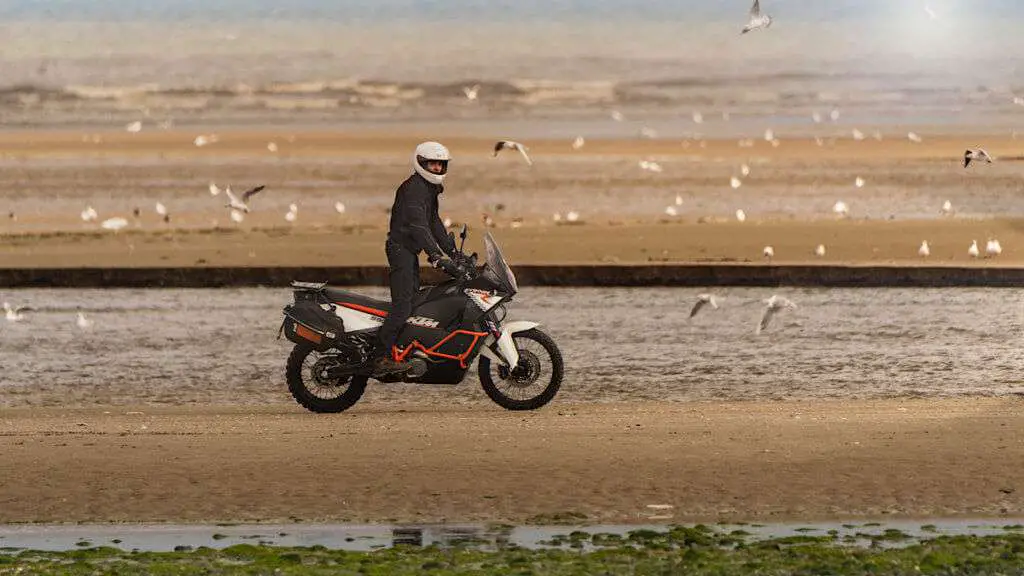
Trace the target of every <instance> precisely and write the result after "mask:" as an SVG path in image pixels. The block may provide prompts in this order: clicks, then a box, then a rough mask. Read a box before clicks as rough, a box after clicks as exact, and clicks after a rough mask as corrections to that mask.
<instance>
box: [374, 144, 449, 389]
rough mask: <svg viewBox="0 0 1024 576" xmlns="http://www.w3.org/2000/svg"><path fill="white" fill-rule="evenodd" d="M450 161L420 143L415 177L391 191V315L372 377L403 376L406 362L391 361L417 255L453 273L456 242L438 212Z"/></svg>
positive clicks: (438, 148)
mask: <svg viewBox="0 0 1024 576" xmlns="http://www.w3.org/2000/svg"><path fill="white" fill-rule="evenodd" d="M450 159H451V157H450V155H449V153H448V149H447V148H445V147H444V146H443V145H441V144H439V143H437V142H423V143H422V144H420V145H419V146H417V147H416V151H415V152H414V153H413V158H412V167H413V170H414V172H413V174H412V175H411V176H409V178H407V179H406V180H405V182H402V184H401V186H399V187H398V190H397V191H396V192H395V203H394V205H393V206H392V207H391V222H390V226H389V229H388V238H387V241H386V242H385V243H384V252H385V253H386V254H387V257H388V266H389V267H390V272H389V274H388V280H389V284H390V286H391V311H390V312H389V313H388V316H387V318H386V319H385V320H384V324H383V325H382V326H381V328H380V331H379V332H378V333H377V337H378V345H377V348H376V350H375V355H376V357H377V359H376V361H375V363H374V373H375V374H377V375H382V374H393V373H400V372H404V371H406V370H408V369H409V363H408V362H405V361H402V362H397V361H395V359H394V353H393V351H394V347H395V343H396V342H397V340H398V335H399V332H401V330H402V327H403V326H405V322H406V320H408V319H409V316H410V315H411V314H412V300H413V297H414V296H415V295H416V292H417V291H418V290H419V288H420V268H419V254H420V252H426V253H427V258H428V261H429V262H430V263H431V264H432V265H433V266H434V267H435V268H441V269H443V270H445V271H449V272H451V271H457V270H458V269H459V264H458V263H456V262H455V261H453V256H454V255H455V254H456V252H457V251H456V249H455V241H454V240H453V239H452V238H451V237H450V236H449V235H448V233H447V231H446V229H445V226H444V223H443V222H441V218H440V216H439V215H438V213H437V210H438V196H440V194H441V193H442V192H444V187H443V186H442V185H441V184H442V182H444V177H445V174H447V173H448V162H449V160H450Z"/></svg>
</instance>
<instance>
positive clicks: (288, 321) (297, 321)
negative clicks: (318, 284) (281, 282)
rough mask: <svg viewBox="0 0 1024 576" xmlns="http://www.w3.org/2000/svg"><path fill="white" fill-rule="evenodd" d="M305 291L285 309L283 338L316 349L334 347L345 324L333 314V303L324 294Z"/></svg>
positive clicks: (342, 333) (342, 332)
mask: <svg viewBox="0 0 1024 576" xmlns="http://www.w3.org/2000/svg"><path fill="white" fill-rule="evenodd" d="M311 294H316V293H310V292H306V293H305V294H303V295H302V296H301V297H300V296H299V294H298V293H296V299H295V300H296V301H295V303H294V304H289V305H287V306H285V307H284V325H283V326H282V330H283V332H284V336H285V337H286V338H288V339H289V340H291V341H292V342H295V343H296V344H307V345H312V346H313V347H314V348H316V349H317V350H321V351H322V350H327V349H328V348H333V347H334V344H335V342H337V340H338V339H339V338H341V337H342V336H343V335H344V334H345V323H344V322H342V320H341V318H339V317H338V316H337V315H335V314H334V304H332V303H330V302H328V301H327V299H326V298H324V297H322V295H321V294H316V296H315V297H312V298H311V297H310V295H311Z"/></svg>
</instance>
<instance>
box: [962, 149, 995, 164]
mask: <svg viewBox="0 0 1024 576" xmlns="http://www.w3.org/2000/svg"><path fill="white" fill-rule="evenodd" d="M972 160H976V161H978V162H981V161H982V160H984V161H985V163H986V164H991V163H992V157H991V156H989V155H988V152H985V150H983V149H981V148H976V149H974V150H970V149H968V150H964V168H967V167H968V166H969V165H970V164H971V161H972Z"/></svg>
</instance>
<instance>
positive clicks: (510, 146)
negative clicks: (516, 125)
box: [492, 140, 533, 166]
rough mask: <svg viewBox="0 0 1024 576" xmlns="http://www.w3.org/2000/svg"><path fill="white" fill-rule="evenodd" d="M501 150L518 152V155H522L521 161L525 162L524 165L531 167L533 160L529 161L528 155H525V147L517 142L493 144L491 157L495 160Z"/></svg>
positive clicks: (500, 141)
mask: <svg viewBox="0 0 1024 576" xmlns="http://www.w3.org/2000/svg"><path fill="white" fill-rule="evenodd" d="M502 150H518V151H519V153H520V154H522V155H523V159H524V160H526V163H527V164H529V165H530V166H533V160H530V157H529V155H527V154H526V146H523V145H522V144H520V143H519V142H513V141H511V140H499V141H497V142H495V144H494V154H493V155H492V156H493V157H495V158H497V157H498V152H501V151H502Z"/></svg>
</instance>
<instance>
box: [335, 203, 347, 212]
mask: <svg viewBox="0 0 1024 576" xmlns="http://www.w3.org/2000/svg"><path fill="white" fill-rule="evenodd" d="M334 211H335V212H337V213H338V214H344V213H345V203H344V202H335V203H334Z"/></svg>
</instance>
